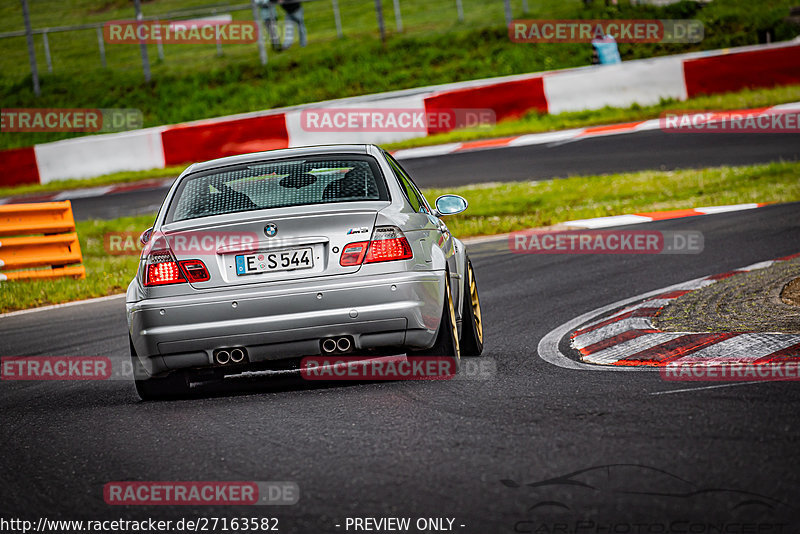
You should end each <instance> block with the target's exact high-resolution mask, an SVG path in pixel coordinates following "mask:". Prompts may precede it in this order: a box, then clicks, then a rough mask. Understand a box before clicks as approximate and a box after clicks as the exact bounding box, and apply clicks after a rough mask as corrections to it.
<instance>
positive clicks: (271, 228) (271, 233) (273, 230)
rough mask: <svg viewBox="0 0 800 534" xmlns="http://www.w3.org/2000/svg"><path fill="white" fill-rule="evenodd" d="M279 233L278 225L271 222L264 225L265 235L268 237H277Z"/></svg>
mask: <svg viewBox="0 0 800 534" xmlns="http://www.w3.org/2000/svg"><path fill="white" fill-rule="evenodd" d="M277 233H278V225H276V224H273V223H269V224H268V225H266V226H265V227H264V235H265V236H267V237H275V235H276V234H277Z"/></svg>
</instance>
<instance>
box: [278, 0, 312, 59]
mask: <svg viewBox="0 0 800 534" xmlns="http://www.w3.org/2000/svg"><path fill="white" fill-rule="evenodd" d="M279 3H280V4H281V7H282V8H283V10H284V11H285V12H286V28H285V33H284V35H283V49H284V50H286V49H287V48H289V47H290V46H292V44H293V43H294V30H295V27H296V28H297V33H298V38H299V41H300V46H306V44H308V37H307V35H306V24H305V21H304V20H303V4H302V3H300V2H299V1H297V0H279Z"/></svg>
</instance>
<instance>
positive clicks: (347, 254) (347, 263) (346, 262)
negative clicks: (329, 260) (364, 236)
mask: <svg viewBox="0 0 800 534" xmlns="http://www.w3.org/2000/svg"><path fill="white" fill-rule="evenodd" d="M367 247H369V241H359V242H358V243H350V244H349V245H345V247H344V249H343V250H342V257H341V258H339V265H341V266H342V267H352V266H353V265H361V262H363V261H364V256H365V255H366V253H367Z"/></svg>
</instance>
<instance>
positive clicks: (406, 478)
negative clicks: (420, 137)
mask: <svg viewBox="0 0 800 534" xmlns="http://www.w3.org/2000/svg"><path fill="white" fill-rule="evenodd" d="M636 228H637V229H648V230H650V229H663V230H699V231H702V232H703V233H704V236H705V250H704V251H703V252H702V253H701V254H696V255H624V256H623V255H619V256H612V255H605V256H603V255H594V256H589V255H518V254H512V253H510V252H509V251H508V249H507V245H506V243H505V242H504V241H499V242H488V243H483V244H475V245H472V246H470V247H469V251H470V253H471V256H472V259H473V263H474V265H475V268H476V273H477V277H478V281H479V284H480V291H481V299H482V303H483V309H484V318H485V325H486V326H485V328H486V350H485V353H484V356H483V358H487V359H491V360H493V361H494V362H496V365H497V371H496V373H495V374H494V376H492V377H491V378H489V379H484V380H460V379H459V380H451V381H424V382H419V381H418V382H408V381H406V382H382V383H366V384H335V385H333V386H328V387H323V386H320V385H311V386H309V385H308V384H307V383H306V384H304V383H302V381H301V380H298V379H294V380H293V379H281V380H274V381H264V380H260V381H247V382H240V383H239V384H238V387H244V390H243V391H240V392H236V391H234V390H232V389H228V388H227V386H225V387H222V388H218V389H216V390H214V389H209V390H208V391H207V393H208V395H207V396H204V397H201V398H196V399H189V400H180V401H172V402H161V403H156V402H140V401H139V400H138V397H137V396H136V393H135V391H134V388H133V385H132V384H131V383H129V382H123V381H101V382H97V381H92V382H77V381H73V382H9V381H5V382H2V383H0V387H2V395H1V396H0V399H2V400H0V403H1V405H0V413H2V419H3V434H2V438H0V440H1V441H0V450H2V454H0V473H2V474H1V475H0V477H2V481H0V496H1V497H2V498H0V515H2V517H6V518H8V517H27V518H33V519H35V518H38V517H39V516H46V517H48V518H70V519H101V518H105V519H113V518H136V519H142V518H146V517H154V518H160V519H178V518H181V517H233V516H241V517H263V516H273V517H277V518H279V525H280V531H281V532H304V533H306V532H307V533H318V532H354V531H353V530H352V529H350V530H345V528H344V525H345V523H344V521H345V519H346V518H347V517H397V516H400V517H411V518H414V519H416V518H418V517H450V518H455V523H454V525H455V526H454V530H453V531H454V532H469V533H473V532H474V533H492V532H499V533H502V532H515V531H516V532H537V530H535V529H537V528H538V529H540V530H538V532H559V530H558V528H557V527H558V525H559V524H562V523H563V524H565V525H567V526H568V527H569V528H571V529H572V530H561V532H579V533H583V534H588V533H596V534H599V533H603V534H608V533H609V532H611V533H613V532H644V533H648V532H718V531H715V530H710V528H711V526H709V525H716V526H717V527H719V526H720V525H722V526H723V527H729V530H722V531H720V532H731V533H744V532H759V533H762V532H770V533H771V532H784V533H796V532H800V503H798V497H797V496H798V494H800V469H798V468H797V466H798V465H800V447H798V445H800V443H798V442H799V441H800V440H799V439H798V436H800V389H799V388H798V383H797V382H782V383H776V382H771V383H763V382H762V383H757V384H736V385H730V384H724V385H725V386H726V387H718V388H714V389H703V388H704V387H705V386H707V385H708V384H706V383H692V382H688V383H677V382H665V381H663V380H662V379H661V378H660V376H659V374H658V373H646V372H643V373H623V372H596V371H578V370H570V369H564V368H561V367H557V366H554V365H552V364H549V363H547V362H545V361H543V360H542V359H540V358H539V356H538V355H537V353H536V348H537V344H538V342H539V340H540V339H541V338H542V337H543V336H545V335H546V334H547V333H548V332H549V331H551V330H552V329H554V328H556V327H557V326H559V325H561V324H562V323H565V322H566V321H569V320H570V319H572V318H573V317H575V316H577V315H580V314H583V313H585V312H587V311H590V310H593V309H595V308H597V307H599V306H602V305H605V304H608V303H611V302H615V301H617V300H619V299H622V298H625V297H630V296H634V295H637V294H641V293H644V292H647V291H651V290H655V289H658V288H661V287H664V286H668V285H671V284H676V283H679V282H682V281H685V280H689V279H692V278H697V277H700V276H703V275H707V274H712V273H718V272H724V271H727V270H731V269H734V268H737V267H741V266H745V265H749V264H752V263H755V262H758V261H761V260H767V259H771V258H776V257H780V256H783V255H789V254H792V253H795V252H798V251H800V204H798V203H795V204H785V205H775V206H768V207H765V208H760V209H756V210H749V211H743V212H737V213H729V214H719V215H709V216H702V217H694V218H685V219H679V220H672V221H662V222H657V223H649V224H646V225H637V226H636ZM127 350H128V349H127V336H126V326H125V317H124V304H123V301H122V299H115V300H110V301H104V302H100V303H94V304H84V305H78V306H72V307H66V308H57V309H52V310H48V311H40V312H35V313H28V314H23V315H16V316H10V317H3V318H0V354H2V355H5V356H14V355H18V356H34V355H75V356H77V355H83V356H91V355H99V356H106V355H116V356H120V357H125V354H126V353H127ZM716 385H720V384H716ZM664 392H670V393H667V394H663V393H664ZM583 470H586V471H583ZM578 471H583V472H581V473H578V474H574V475H572V476H570V477H565V475H569V474H571V473H575V472H578ZM559 477H560V478H559ZM554 478H558V480H555V481H553V480H551V479H554ZM124 480H140V481H148V480H175V481H181V480H259V481H270V480H275V481H295V482H296V483H297V484H298V485H299V487H300V492H301V497H300V501H299V503H298V504H296V505H293V506H285V507H238V508H237V507H234V508H231V507H170V506H160V507H155V506H154V507H112V506H108V505H107V504H105V502H104V501H103V496H102V488H103V485H104V484H105V483H106V482H109V481H124ZM542 481H549V482H547V483H545V484H537V483H539V482H542ZM528 484H530V485H528ZM412 520H413V519H412ZM637 522H638V523H637ZM337 524H339V525H341V526H340V527H338V528H337V527H336V526H335V525H337ZM592 524H594V525H595V527H594V528H593V527H591V525H592ZM635 524H639V525H642V524H644V525H646V526H645V527H642V526H639V527H638V530H637V527H635V526H634V525H635ZM744 524H748V525H749V524H756V525H761V526H760V527H758V528H760V529H761V530H744V529H743V528H744V527H742V525H744ZM460 525H464V526H463V527H461V526H460ZM601 525H606V527H604V528H605V530H602V529H600V526H601ZM608 525H612V527H608ZM620 525H621V526H620ZM689 525H701V527H702V526H703V525H706V526H705V527H702V528H704V530H698V529H697V528H699V527H693V528H695V530H689ZM730 525H733V526H732V527H731V526H730ZM737 525H738V526H737ZM543 528H544V529H543ZM609 528H614V529H616V530H609ZM754 528H755V527H754ZM665 529H666V530H665ZM669 529H672V530H669ZM409 532H418V531H417V530H415V529H411V530H410V531H409Z"/></svg>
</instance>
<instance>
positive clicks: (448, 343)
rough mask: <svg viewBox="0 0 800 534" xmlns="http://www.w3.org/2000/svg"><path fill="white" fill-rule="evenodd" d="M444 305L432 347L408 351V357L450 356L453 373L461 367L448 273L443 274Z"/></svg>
mask: <svg viewBox="0 0 800 534" xmlns="http://www.w3.org/2000/svg"><path fill="white" fill-rule="evenodd" d="M444 280H445V282H444V286H445V287H444V306H443V307H442V320H441V321H440V323H439V331H438V332H437V334H436V342H435V343H434V344H433V347H431V348H429V349H423V350H415V351H409V352H408V356H409V357H417V356H440V357H447V358H451V359H452V361H453V364H454V369H453V374H455V373H457V372H458V369H459V368H460V367H461V348H460V343H459V339H458V332H457V330H456V328H457V327H456V309H455V305H454V303H453V292H452V291H451V286H450V273H449V272H445V276H444Z"/></svg>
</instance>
